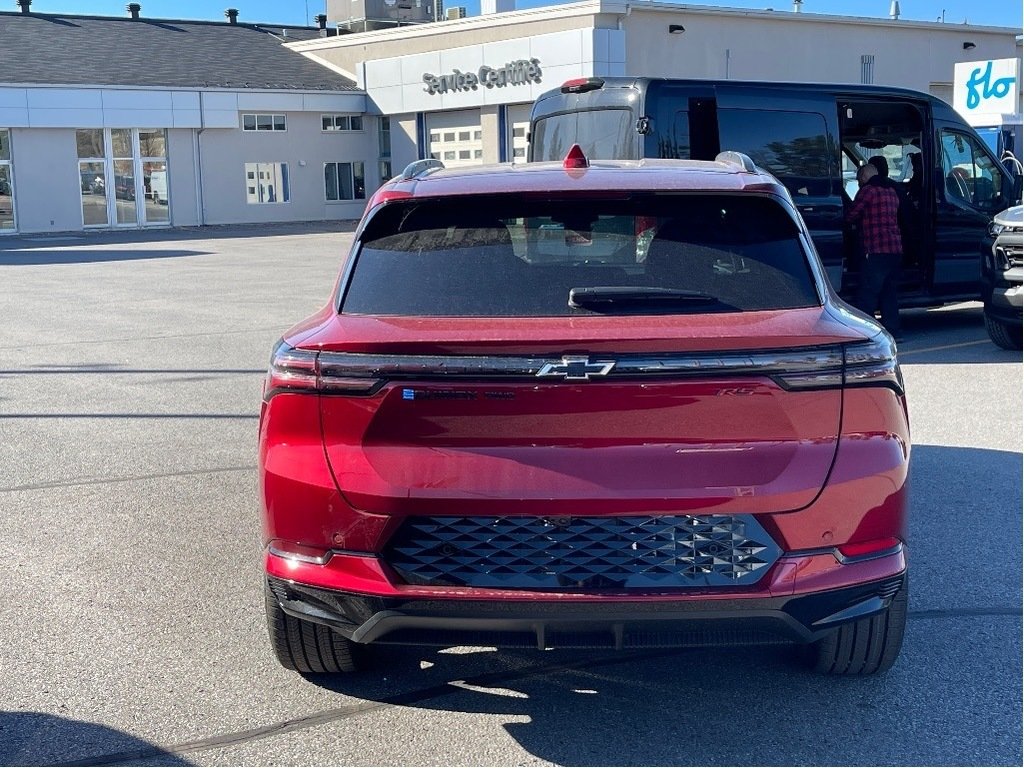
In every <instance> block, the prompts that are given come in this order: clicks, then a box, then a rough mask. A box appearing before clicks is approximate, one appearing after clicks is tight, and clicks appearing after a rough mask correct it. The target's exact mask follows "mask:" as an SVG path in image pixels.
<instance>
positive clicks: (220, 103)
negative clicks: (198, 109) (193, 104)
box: [203, 91, 238, 112]
mask: <svg viewBox="0 0 1024 768" xmlns="http://www.w3.org/2000/svg"><path fill="white" fill-rule="evenodd" d="M203 108H204V109H213V110H231V111H234V112H237V111H238V94H237V93H233V92H224V91H205V92H204V93H203Z"/></svg>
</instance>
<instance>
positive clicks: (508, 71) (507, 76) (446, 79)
mask: <svg viewBox="0 0 1024 768" xmlns="http://www.w3.org/2000/svg"><path fill="white" fill-rule="evenodd" d="M540 77H541V71H540V60H539V59H519V60H518V61H510V62H509V63H508V64H506V65H505V66H503V67H499V68H497V69H495V68H493V67H488V66H483V67H480V69H478V70H477V71H476V72H460V71H459V70H457V69H454V70H452V73H451V74H450V75H433V74H431V73H429V72H426V73H424V75H423V82H424V83H425V84H426V87H425V88H424V89H423V90H424V91H426V92H427V93H429V94H431V95H433V94H435V93H450V92H454V91H475V90H476V89H477V88H479V87H480V86H481V85H482V86H484V87H486V88H502V87H504V86H507V85H529V84H530V83H539V82H540Z"/></svg>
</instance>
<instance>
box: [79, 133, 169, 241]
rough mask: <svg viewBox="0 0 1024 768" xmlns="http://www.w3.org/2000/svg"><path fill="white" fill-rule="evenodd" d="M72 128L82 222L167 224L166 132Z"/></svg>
mask: <svg viewBox="0 0 1024 768" xmlns="http://www.w3.org/2000/svg"><path fill="white" fill-rule="evenodd" d="M76 133H77V140H78V174H79V177H80V180H81V195H82V222H83V224H84V225H85V226H86V227H108V226H111V225H113V226H116V227H138V226H153V225H161V224H169V223H170V204H169V197H168V181H167V148H166V145H167V138H166V137H167V133H166V131H164V130H162V129H160V130H145V129H142V130H139V129H136V128H106V129H103V128H90V129H82V130H78V131H77V132H76Z"/></svg>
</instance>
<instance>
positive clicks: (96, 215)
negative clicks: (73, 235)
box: [75, 128, 110, 227]
mask: <svg viewBox="0 0 1024 768" xmlns="http://www.w3.org/2000/svg"><path fill="white" fill-rule="evenodd" d="M75 139H76V141H77V143H78V176H79V181H80V183H81V194H82V224H83V225H85V226H86V227H106V226H108V225H109V224H110V217H109V216H108V215H107V163H106V150H105V148H104V144H103V129H102V128H87V129H85V130H78V131H75Z"/></svg>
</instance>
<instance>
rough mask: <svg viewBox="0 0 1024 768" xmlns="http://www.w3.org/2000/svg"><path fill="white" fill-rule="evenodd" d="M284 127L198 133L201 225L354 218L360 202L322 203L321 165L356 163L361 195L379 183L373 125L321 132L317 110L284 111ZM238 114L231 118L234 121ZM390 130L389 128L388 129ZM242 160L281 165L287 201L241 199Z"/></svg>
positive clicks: (243, 196) (362, 205)
mask: <svg viewBox="0 0 1024 768" xmlns="http://www.w3.org/2000/svg"><path fill="white" fill-rule="evenodd" d="M284 114H285V115H287V122H288V130H287V131H283V132H273V131H256V132H247V131H242V130H241V129H240V128H234V129H230V130H228V129H211V128H208V129H207V130H205V131H204V132H203V134H202V173H203V203H204V208H205V217H204V218H205V223H207V224H228V223H259V222H271V221H315V220H321V219H358V218H359V217H360V216H361V215H362V212H363V209H364V208H365V207H366V200H354V201H345V202H327V201H326V200H325V196H324V163H325V162H355V161H362V162H363V163H364V165H365V173H366V194H367V197H369V195H370V194H371V193H372V192H373V190H375V189H376V188H377V186H379V183H380V180H379V179H378V171H377V155H378V146H377V123H376V120H375V119H374V118H370V117H364V118H363V130H362V131H359V132H341V131H337V132H325V131H322V130H321V122H320V113H319V112H316V113H309V112H285V113H284ZM239 122H240V116H238V117H236V125H237V124H239ZM392 133H393V135H394V134H395V130H394V127H393V128H392ZM246 163H287V164H288V176H289V198H290V199H289V202H287V203H273V204H261V205H253V204H249V203H247V202H246V194H245V187H246V184H245V164H246Z"/></svg>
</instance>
